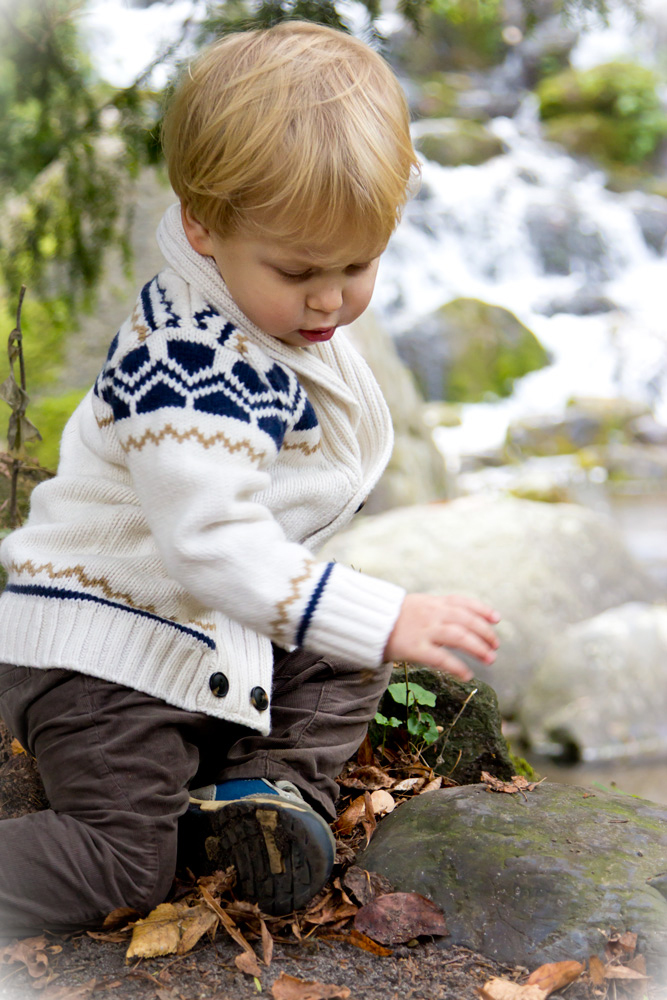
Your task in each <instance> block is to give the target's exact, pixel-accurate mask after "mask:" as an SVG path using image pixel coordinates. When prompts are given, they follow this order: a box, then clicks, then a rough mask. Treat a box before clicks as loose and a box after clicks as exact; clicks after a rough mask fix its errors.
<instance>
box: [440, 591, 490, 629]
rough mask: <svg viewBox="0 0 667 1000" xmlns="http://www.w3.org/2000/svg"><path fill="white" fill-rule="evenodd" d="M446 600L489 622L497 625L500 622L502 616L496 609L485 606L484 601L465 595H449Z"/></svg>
mask: <svg viewBox="0 0 667 1000" xmlns="http://www.w3.org/2000/svg"><path fill="white" fill-rule="evenodd" d="M444 600H445V601H446V602H447V603H448V604H450V605H453V606H458V607H461V608H467V609H468V610H469V611H472V612H474V613H475V614H478V615H481V617H482V618H485V619H486V620H487V621H489V622H493V623H495V624H497V623H498V622H499V621H500V617H501V616H500V614H499V613H498V612H497V611H496V610H495V608H492V607H491V606H490V605H489V604H484V602H483V601H478V600H477V598H475V597H467V596H466V595H465V594H448V595H447V596H446V597H445V598H444Z"/></svg>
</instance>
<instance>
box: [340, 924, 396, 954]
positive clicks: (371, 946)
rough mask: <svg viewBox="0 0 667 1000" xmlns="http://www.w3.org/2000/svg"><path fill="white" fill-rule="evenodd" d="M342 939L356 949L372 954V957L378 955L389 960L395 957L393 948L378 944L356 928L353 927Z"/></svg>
mask: <svg viewBox="0 0 667 1000" xmlns="http://www.w3.org/2000/svg"><path fill="white" fill-rule="evenodd" d="M341 937H342V939H343V940H346V941H349V943H350V944H353V945H354V946H355V948H361V949H362V951H367V952H370V954H371V955H378V956H379V957H380V958H388V957H389V956H390V955H393V952H392V950H391V948H385V946H384V945H383V944H378V943H377V941H374V940H373V939H372V938H369V937H368V936H367V935H366V934H362V933H361V931H358V930H357V929H356V927H351V928H350V931H349V933H348V934H346V935H341Z"/></svg>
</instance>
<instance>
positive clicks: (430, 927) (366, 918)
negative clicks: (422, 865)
mask: <svg viewBox="0 0 667 1000" xmlns="http://www.w3.org/2000/svg"><path fill="white" fill-rule="evenodd" d="M354 926H355V928H356V930H358V931H360V932H361V933H362V934H366V935H368V937H370V938H373V940H374V941H379V942H380V944H401V943H402V942H404V941H411V940H412V938H416V937H421V936H423V935H435V936H438V937H441V936H443V935H444V934H447V933H448V931H447V927H446V925H445V918H444V916H443V913H442V910H441V909H440V908H439V907H437V906H436V905H435V903H432V902H431V900H430V899H426V897H425V896H420V895H419V893H417V892H391V893H388V894H387V895H386V896H380V897H379V898H378V899H374V900H373V902H372V903H368V904H367V905H366V906H362V908H361V909H360V910H359V912H358V913H357V915H356V917H355V918H354Z"/></svg>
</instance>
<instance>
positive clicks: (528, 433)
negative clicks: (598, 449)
mask: <svg viewBox="0 0 667 1000" xmlns="http://www.w3.org/2000/svg"><path fill="white" fill-rule="evenodd" d="M649 415H650V411H649V409H648V407H647V406H646V405H644V404H643V403H637V402H634V401H633V400H627V399H623V398H619V399H604V398H599V399H595V398H588V397H578V398H575V399H573V400H572V401H571V402H570V403H569V405H568V406H567V408H566V410H565V412H564V414H563V416H562V417H558V418H556V417H553V416H550V415H544V416H541V415H539V414H536V415H534V416H530V417H525V418H523V419H522V420H517V421H514V422H513V423H511V424H510V426H509V428H508V430H507V436H506V442H505V446H506V451H507V454H509V455H512V456H513V457H514V458H516V457H517V455H521V456H522V457H525V456H528V455H540V456H547V455H568V454H573V453H574V452H578V451H579V450H580V449H582V448H588V447H590V446H592V445H607V444H609V443H612V444H616V443H618V439H619V438H622V437H624V436H630V434H631V432H630V431H629V427H630V425H631V424H632V422H633V421H635V420H637V419H638V418H639V417H643V416H649ZM603 459H604V456H603V455H602V454H600V456H599V461H597V459H596V462H595V464H598V465H605V463H604V460H603ZM591 461H592V459H590V458H587V460H586V462H585V464H586V465H590V464H591ZM609 461H610V463H611V459H609Z"/></svg>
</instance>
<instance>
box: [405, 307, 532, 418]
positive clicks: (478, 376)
mask: <svg viewBox="0 0 667 1000" xmlns="http://www.w3.org/2000/svg"><path fill="white" fill-rule="evenodd" d="M395 343H396V348H397V350H398V353H399V355H400V357H401V358H402V360H403V361H404V362H405V364H406V365H407V366H408V368H409V369H410V370H411V371H412V372H413V373H414V375H415V376H416V378H417V382H418V383H419V386H420V388H421V389H422V392H423V393H424V395H425V397H426V398H427V399H446V400H448V401H449V402H478V401H480V400H482V399H484V398H486V397H487V396H488V394H492V395H494V396H507V395H509V394H510V393H511V391H512V387H513V385H514V381H515V379H517V378H521V376H523V375H525V374H526V373H527V372H529V371H535V369H537V368H542V367H544V366H545V365H547V364H549V355H548V354H547V352H546V351H545V349H544V348H543V347H542V345H541V344H540V342H539V341H538V339H537V338H536V337H535V335H534V334H533V333H532V331H531V330H529V329H528V327H527V326H524V324H523V323H521V322H520V320H518V319H517V317H516V316H515V315H514V313H512V312H510V311H509V310H508V309H503V308H502V307H500V306H494V305H490V304H489V303H488V302H482V301H481V300H480V299H468V298H459V299H454V300H453V301H451V302H448V303H446V305H443V306H441V307H440V309H437V310H436V311H435V312H433V313H430V315H428V316H426V317H425V318H424V319H422V320H420V321H419V323H418V324H417V325H416V326H415V327H413V328H412V329H410V330H407V331H405V332H404V333H403V334H401V336H399V337H397V338H396V340H395Z"/></svg>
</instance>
